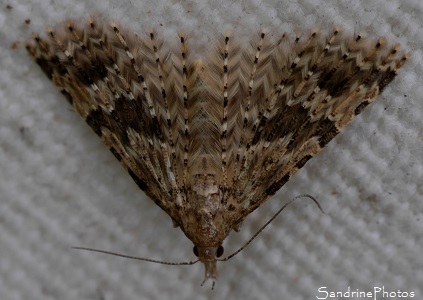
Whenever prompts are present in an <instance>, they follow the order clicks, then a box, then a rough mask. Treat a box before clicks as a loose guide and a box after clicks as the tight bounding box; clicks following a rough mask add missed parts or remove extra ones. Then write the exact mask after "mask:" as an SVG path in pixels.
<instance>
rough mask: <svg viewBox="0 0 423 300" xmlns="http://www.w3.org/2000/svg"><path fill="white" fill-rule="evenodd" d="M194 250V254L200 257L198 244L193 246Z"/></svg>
mask: <svg viewBox="0 0 423 300" xmlns="http://www.w3.org/2000/svg"><path fill="white" fill-rule="evenodd" d="M192 252H194V255H195V256H197V257H198V248H197V246H194V248H192Z"/></svg>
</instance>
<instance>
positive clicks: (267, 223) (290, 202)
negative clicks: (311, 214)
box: [217, 194, 325, 261]
mask: <svg viewBox="0 0 423 300" xmlns="http://www.w3.org/2000/svg"><path fill="white" fill-rule="evenodd" d="M304 197H306V198H310V199H311V200H313V202H314V203H316V205H317V207H318V208H319V209H320V211H321V212H322V213H325V212H324V211H323V209H322V207H321V206H320V204H319V201H317V199H316V198H314V197H313V196H311V195H308V194H303V195H298V196H296V197H294V198H293V199H291V200H290V201H289V202H288V203H286V204H284V205H283V206H282V207H281V208H280V209H279V210H278V211H277V212H276V213H275V214H274V215H273V217H271V218H270V220H269V221H267V222H266V224H264V225H263V226H262V227H261V228H260V229H259V230H258V231H257V232H256V233H255V234H254V235H253V236H252V237H251V238H250V239H249V240H248V241H247V242H246V243H245V244H244V245H242V247H241V248H239V249H238V250H236V251H235V252H234V253H232V254H230V255H228V256H226V257H223V258H218V259H217V260H218V261H226V260H229V259H231V258H232V257H234V256H235V255H237V254H238V253H239V252H241V251H242V250H244V249H245V248H246V247H247V246H248V245H249V244H250V243H251V242H252V241H253V240H254V239H255V238H256V237H257V236H258V235H259V234H260V233H261V232H262V231H263V230H264V229H265V228H266V227H267V226H268V225H269V224H270V223H272V221H273V220H274V219H276V217H277V216H278V215H279V214H280V213H281V212H282V211H283V210H284V209H285V208H286V207H287V206H288V205H290V204H292V202H294V201H295V200H297V199H298V198H304Z"/></svg>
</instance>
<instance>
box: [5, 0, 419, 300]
mask: <svg viewBox="0 0 423 300" xmlns="http://www.w3.org/2000/svg"><path fill="white" fill-rule="evenodd" d="M284 2H286V3H284ZM7 4H9V5H10V6H11V7H12V8H8V7H7V6H6V5H7ZM90 14H97V15H102V16H104V17H107V18H109V19H111V20H118V21H119V22H120V23H121V24H124V25H126V26H128V27H129V28H131V30H133V31H136V32H140V33H142V32H145V30H146V29H148V28H152V27H153V28H156V29H157V30H158V31H159V32H160V34H161V35H162V36H163V37H164V39H165V41H167V40H170V39H175V40H176V39H177V36H176V34H175V30H176V29H184V30H185V31H186V32H187V33H188V35H189V36H190V38H191V43H192V42H193V41H194V40H198V41H196V43H203V44H204V45H209V44H210V41H211V40H212V39H213V37H215V36H216V34H217V33H220V32H223V31H224V30H226V29H228V28H230V29H231V30H232V31H233V33H234V35H238V36H241V37H243V38H246V37H248V36H252V35H255V34H257V28H259V27H260V26H263V25H264V26H267V27H269V29H270V30H271V31H273V32H276V33H279V32H282V31H294V32H297V33H300V32H301V31H302V30H304V29H307V28H308V29H310V28H312V27H320V28H322V29H323V30H325V29H328V30H329V29H332V27H333V25H340V26H341V27H343V28H345V29H346V30H349V31H363V32H369V33H370V34H371V35H376V36H377V35H383V36H386V37H387V38H388V40H390V41H398V42H399V43H401V44H402V46H403V47H405V48H407V49H409V50H411V51H413V56H412V58H411V59H410V61H409V62H408V63H407V64H406V65H405V66H404V67H403V69H402V71H401V73H400V75H399V76H398V77H397V78H396V79H395V81H394V82H393V83H392V84H391V85H390V86H389V87H388V88H386V90H385V92H384V93H383V95H382V96H381V97H380V99H379V100H378V101H377V102H376V103H375V104H374V105H371V106H370V107H369V108H368V109H366V110H365V111H364V112H363V113H362V114H361V115H360V116H359V117H358V118H356V120H355V121H354V122H353V124H352V125H350V126H348V127H347V128H346V130H345V131H344V132H343V133H342V134H340V135H339V136H338V137H337V138H335V139H334V141H332V142H331V143H330V144H329V145H328V147H327V149H326V150H325V151H324V152H323V153H321V154H319V155H317V156H316V157H315V158H313V159H312V160H311V161H309V162H308V163H307V164H306V166H305V167H304V168H303V169H302V170H300V171H299V172H298V173H297V175H296V176H294V178H292V179H291V181H290V182H289V183H287V184H286V185H285V186H284V187H283V188H282V189H281V190H280V191H279V193H278V194H277V195H276V196H275V197H274V198H273V199H271V200H269V201H268V202H267V203H266V204H265V205H264V206H262V207H260V208H259V209H258V210H257V211H255V212H254V213H253V214H252V215H251V216H249V218H247V220H246V221H245V222H244V224H243V228H242V230H241V232H240V233H237V234H232V235H230V236H229V238H228V239H227V240H226V241H225V244H224V246H225V249H226V253H228V254H229V253H230V252H232V251H234V250H236V249H237V248H238V247H239V246H240V245H242V243H243V242H244V241H246V240H247V239H248V238H249V237H250V236H251V235H252V234H253V233H254V232H255V231H256V230H257V229H258V228H259V227H260V226H261V225H262V224H264V223H265V222H266V221H267V219H269V218H270V216H271V215H272V214H273V212H275V211H276V209H277V208H279V207H280V206H281V205H282V204H283V203H284V201H286V200H288V199H290V198H292V197H294V196H296V195H298V194H302V193H308V194H311V195H313V196H315V197H317V198H318V199H319V201H320V203H321V205H322V206H323V208H324V210H325V212H326V213H325V214H321V213H320V212H319V210H318V209H317V208H316V207H315V205H313V204H311V203H310V201H308V200H300V201H298V202H297V203H296V204H294V205H292V206H290V207H289V208H288V209H287V210H286V211H285V212H284V213H283V214H282V215H281V216H280V217H279V218H278V219H277V220H275V221H274V222H273V224H272V225H271V226H270V227H269V228H267V229H266V230H265V231H264V232H263V233H262V234H261V235H260V236H259V237H258V238H257V239H256V241H254V243H252V244H251V245H250V246H248V248H247V249H245V250H244V251H243V252H242V253H241V254H239V255H237V256H236V257H234V258H233V259H232V260H230V261H228V262H225V263H220V264H219V265H218V270H219V278H218V282H217V285H216V288H215V290H214V291H210V283H207V284H206V285H205V286H204V287H200V283H201V281H202V280H203V275H204V274H203V272H204V270H203V266H202V265H201V264H198V265H195V266H191V267H186V266H185V267H184V266H181V267H172V266H164V265H157V264H151V263H147V262H136V261H131V260H127V259H126V260H125V259H121V258H117V257H113V256H107V255H102V254H95V253H89V252H83V251H77V250H73V249H71V246H76V245H83V246H89V247H95V248H101V249H104V250H113V251H119V252H122V253H127V254H133V255H139V256H145V257H149V258H156V259H163V260H176V261H179V260H185V261H187V260H191V259H193V258H194V255H193V254H192V244H191V242H190V241H189V240H188V239H186V238H185V236H184V235H183V233H182V232H181V231H180V230H179V229H173V228H172V224H171V220H170V218H169V217H168V216H167V215H166V214H165V213H164V212H162V211H161V210H160V209H159V208H158V207H157V206H156V205H155V204H154V203H153V202H152V201H150V200H149V199H147V198H146V197H145V195H144V194H143V193H142V192H141V191H140V190H139V189H138V187H137V186H136V184H135V183H133V182H132V180H131V178H130V177H129V176H128V175H127V173H126V172H125V171H124V170H123V168H121V166H120V165H119V163H118V162H117V161H116V159H115V158H114V157H113V155H112V154H111V153H110V152H109V151H108V149H107V148H106V147H104V146H103V145H102V143H101V141H100V140H99V139H98V138H97V136H96V135H95V134H94V133H93V132H92V131H91V129H90V128H89V127H88V126H87V125H86V124H85V122H83V121H82V119H81V118H80V117H79V116H78V115H77V114H76V113H75V112H74V111H73V110H72V108H71V106H69V104H67V102H66V101H65V99H64V97H63V96H62V95H61V94H60V93H59V92H58V91H57V90H56V89H55V87H54V86H53V85H52V84H51V82H50V81H49V80H48V79H47V78H46V77H45V76H44V74H43V73H42V72H41V70H40V68H39V67H38V66H37V65H36V64H35V63H34V62H33V61H32V60H31V58H30V57H29V55H27V53H26V51H25V49H24V48H23V47H22V44H21V42H23V41H26V40H28V39H29V38H30V35H31V32H33V31H34V32H41V31H43V30H45V29H46V28H47V27H48V26H54V25H55V24H57V23H58V22H60V21H62V20H64V19H66V18H77V19H81V20H83V19H85V18H87V17H88V16H89V15H90ZM422 15H423V4H422V1H421V0H393V1H385V0H374V1H366V0H362V1H354V0H353V1H338V0H330V1H328V0H325V1H316V0H300V1H280V0H246V1H239V2H238V1H237V2H236V3H235V2H234V3H232V1H210V0H198V1H177V0H171V1H169V0H155V1H121V0H120V1H119V0H116V1H111V0H105V1H104V0H98V1H66V0H54V1H53V0H34V1H22V0H20V1H16V0H3V1H1V7H0V26H1V31H0V51H1V52H0V53H1V56H0V176H1V178H0V299H2V300H20V299H22V300H23V299H25V300H28V299H32V300H38V299H40V300H41V299H42V300H50V299H61V300H62V299H64V300H76V299H78V300H79V299H89V300H91V299H92V300H94V299H104V300H112V299H125V300H132V299H134V300H135V299H162V300H165V299H291V300H296V299H316V296H318V297H324V296H325V294H323V293H319V292H318V288H319V287H327V290H328V291H334V292H345V291H347V290H348V288H349V287H350V289H351V291H357V289H358V290H360V291H366V292H372V291H373V289H374V287H384V288H385V291H393V292H397V291H398V290H401V291H404V292H414V293H415V297H414V299H422V298H423V287H422V283H423V256H422V254H421V253H422V251H423V234H422V233H423V216H422V214H423V184H422V178H423V145H422V143H423V97H422V95H423V87H422V84H421V82H422V78H423V74H422V73H423V64H422V61H423V58H422V49H423V21H422V20H423V19H422ZM26 19H28V20H30V24H26V23H25V20H26ZM305 32H306V33H308V31H305ZM392 295H393V294H391V296H392ZM378 296H379V297H381V294H379V295H378ZM397 297H398V296H397ZM331 299H334V298H331ZM346 299H370V298H363V297H361V298H359V297H349V298H346ZM377 299H381V298H377ZM385 299H394V298H392V297H391V298H385ZM395 299H396V298H395ZM405 299H411V298H405Z"/></svg>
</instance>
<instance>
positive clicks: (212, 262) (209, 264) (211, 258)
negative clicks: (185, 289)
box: [193, 245, 223, 289]
mask: <svg viewBox="0 0 423 300" xmlns="http://www.w3.org/2000/svg"><path fill="white" fill-rule="evenodd" d="M193 251H194V255H195V256H197V257H198V260H199V261H201V262H202V263H203V264H204V267H205V269H206V273H205V277H204V280H203V282H202V283H201V285H203V284H204V283H205V282H206V281H207V279H209V278H211V279H212V280H213V285H212V289H213V288H214V285H215V282H216V278H217V267H216V262H217V260H218V258H219V257H221V256H222V255H223V247H222V245H219V246H218V247H201V246H194V249H193Z"/></svg>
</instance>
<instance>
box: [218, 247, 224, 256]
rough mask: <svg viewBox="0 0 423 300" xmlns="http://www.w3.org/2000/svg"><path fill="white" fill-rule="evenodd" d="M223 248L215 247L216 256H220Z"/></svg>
mask: <svg viewBox="0 0 423 300" xmlns="http://www.w3.org/2000/svg"><path fill="white" fill-rule="evenodd" d="M224 250H225V249H223V247H222V246H219V247H217V252H216V257H221V256H222V255H223V251H224Z"/></svg>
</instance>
